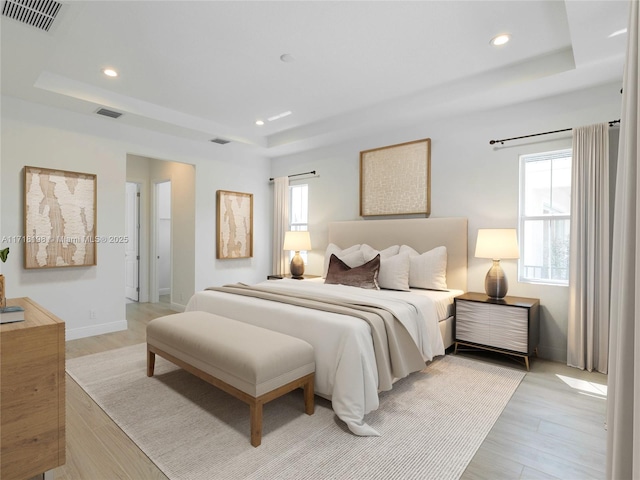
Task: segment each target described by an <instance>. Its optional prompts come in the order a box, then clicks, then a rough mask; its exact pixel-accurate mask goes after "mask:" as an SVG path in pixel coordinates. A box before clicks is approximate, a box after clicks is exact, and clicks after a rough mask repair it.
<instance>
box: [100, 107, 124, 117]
mask: <svg viewBox="0 0 640 480" xmlns="http://www.w3.org/2000/svg"><path fill="white" fill-rule="evenodd" d="M96 113H97V114H98V115H104V116H105V117H111V118H118V117H119V116H121V115H122V114H121V113H120V112H114V111H113V110H107V109H106V108H101V109H100V110H98V111H96Z"/></svg>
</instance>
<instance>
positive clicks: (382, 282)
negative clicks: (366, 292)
mask: <svg viewBox="0 0 640 480" xmlns="http://www.w3.org/2000/svg"><path fill="white" fill-rule="evenodd" d="M360 267H365V268H360ZM324 277H325V278H326V280H325V283H334V284H336V283H337V284H341V285H351V286H359V287H362V288H375V289H377V288H382V289H387V290H401V291H408V290H409V289H410V288H422V289H429V290H446V289H447V248H446V247H436V248H434V249H432V250H429V251H428V252H424V253H422V254H421V253H419V252H417V251H416V250H414V249H413V248H411V247H409V246H407V245H402V246H399V245H393V246H391V247H388V248H385V249H384V250H381V251H378V250H376V249H374V248H372V247H370V246H369V245H367V244H362V245H352V246H351V247H349V248H346V249H341V248H340V247H338V246H337V245H335V244H333V243H332V244H329V246H328V247H327V250H326V252H325V261H324Z"/></svg>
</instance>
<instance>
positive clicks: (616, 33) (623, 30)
mask: <svg viewBox="0 0 640 480" xmlns="http://www.w3.org/2000/svg"><path fill="white" fill-rule="evenodd" d="M625 33H627V29H626V28H623V29H622V30H617V31H615V32H613V33H612V34H611V35H609V38H613V37H617V36H618V35H623V34H625Z"/></svg>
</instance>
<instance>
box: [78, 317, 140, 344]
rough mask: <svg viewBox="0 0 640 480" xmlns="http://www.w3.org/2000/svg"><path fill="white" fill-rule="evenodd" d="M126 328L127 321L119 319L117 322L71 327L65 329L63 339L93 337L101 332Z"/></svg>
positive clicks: (118, 330)
mask: <svg viewBox="0 0 640 480" xmlns="http://www.w3.org/2000/svg"><path fill="white" fill-rule="evenodd" d="M126 329H127V321H126V320H119V321H117V322H110V323H101V324H99V325H91V326H88V327H80V328H71V329H67V330H66V331H65V337H66V338H65V339H66V340H67V341H68V340H77V339H78V338H86V337H93V336H95V335H102V334H103V333H111V332H120V331H122V330H126Z"/></svg>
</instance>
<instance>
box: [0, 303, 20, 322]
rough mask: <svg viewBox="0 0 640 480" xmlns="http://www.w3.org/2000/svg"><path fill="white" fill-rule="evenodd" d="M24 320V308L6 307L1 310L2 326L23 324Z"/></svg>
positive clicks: (0, 320) (0, 319)
mask: <svg viewBox="0 0 640 480" xmlns="http://www.w3.org/2000/svg"><path fill="white" fill-rule="evenodd" d="M23 320H24V308H22V307H4V308H0V324H2V323H11V322H22V321H23Z"/></svg>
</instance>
